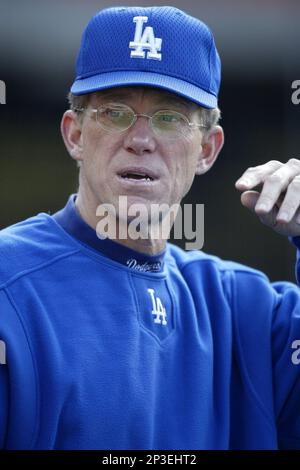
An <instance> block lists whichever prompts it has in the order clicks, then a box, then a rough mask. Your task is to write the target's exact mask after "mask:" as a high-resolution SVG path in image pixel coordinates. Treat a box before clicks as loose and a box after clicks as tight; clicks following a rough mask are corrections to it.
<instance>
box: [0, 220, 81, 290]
mask: <svg viewBox="0 0 300 470" xmlns="http://www.w3.org/2000/svg"><path fill="white" fill-rule="evenodd" d="M76 249H77V247H76V244H73V243H72V240H71V238H70V237H68V236H66V235H65V234H64V231H63V230H61V229H60V227H59V226H58V225H57V224H56V222H55V221H54V220H53V218H52V217H51V216H49V215H48V214H45V213H41V214H38V215H36V216H34V217H30V218H29V219H26V220H23V221H21V222H19V223H17V224H14V225H11V226H9V227H7V228H5V229H3V230H1V231H0V260H1V263H0V287H1V286H2V285H3V284H5V283H7V282H9V281H10V280H12V279H14V278H15V277H16V276H19V275H22V273H26V272H29V271H32V270H34V269H37V268H39V267H41V266H43V265H47V264H49V263H51V262H52V261H55V259H57V258H59V257H62V256H67V255H68V253H71V252H74V251H76Z"/></svg>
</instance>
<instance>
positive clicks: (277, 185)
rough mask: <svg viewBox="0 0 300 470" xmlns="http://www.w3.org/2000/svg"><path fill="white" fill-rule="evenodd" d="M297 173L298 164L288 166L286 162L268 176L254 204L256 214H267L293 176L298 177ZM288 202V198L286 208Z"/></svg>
mask: <svg viewBox="0 0 300 470" xmlns="http://www.w3.org/2000/svg"><path fill="white" fill-rule="evenodd" d="M299 172H300V162H299V165H293V164H289V162H288V163H286V164H285V165H283V166H282V167H281V168H279V169H278V170H276V171H275V172H274V173H272V174H271V175H268V176H267V177H266V179H265V182H264V185H263V188H262V191H261V194H260V197H259V200H258V201H257V204H256V212H257V213H258V214H266V213H267V212H269V211H270V210H271V209H272V207H273V206H274V204H276V201H277V200H278V198H279V196H280V194H281V193H282V192H283V191H285V190H286V189H287V187H288V186H289V185H290V183H291V181H292V180H293V179H294V178H295V176H297V175H299ZM298 189H299V188H298ZM289 202H290V198H289V199H288V206H289ZM296 209H297V207H296ZM282 212H283V211H282ZM294 213H295V211H294ZM294 213H293V215H294Z"/></svg>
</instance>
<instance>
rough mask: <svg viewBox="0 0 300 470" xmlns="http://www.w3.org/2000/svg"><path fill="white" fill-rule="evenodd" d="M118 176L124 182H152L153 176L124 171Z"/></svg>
mask: <svg viewBox="0 0 300 470" xmlns="http://www.w3.org/2000/svg"><path fill="white" fill-rule="evenodd" d="M119 176H121V178H123V179H125V180H136V181H148V182H150V181H154V178H153V176H151V175H149V174H148V173H144V172H138V171H124V172H123V173H121V174H120V175H119Z"/></svg>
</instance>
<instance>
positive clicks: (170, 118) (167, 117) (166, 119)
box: [158, 113, 180, 124]
mask: <svg viewBox="0 0 300 470" xmlns="http://www.w3.org/2000/svg"><path fill="white" fill-rule="evenodd" d="M158 120H159V121H161V122H163V123H166V124H167V123H176V122H178V121H180V118H179V117H178V116H176V115H175V114H172V113H163V114H160V115H159V116H158Z"/></svg>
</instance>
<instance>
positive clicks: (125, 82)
mask: <svg viewBox="0 0 300 470" xmlns="http://www.w3.org/2000/svg"><path fill="white" fill-rule="evenodd" d="M134 85H141V86H151V87H154V88H162V89H164V90H168V91H170V92H172V93H176V94H178V95H180V96H183V97H185V98H187V99H190V100H191V101H194V102H195V103H198V104H200V105H202V106H204V107H206V108H216V107H217V106H218V102H217V98H216V96H214V95H213V94H211V93H209V92H207V91H205V90H202V89H201V88H198V87H196V86H195V85H192V84H191V83H188V82H185V81H183V80H180V79H178V78H174V77H169V76H167V75H161V74H158V73H153V72H152V73H151V72H144V71H141V72H138V71H131V70H129V71H126V72H124V71H122V72H107V73H102V74H99V75H93V76H90V77H87V78H82V79H79V80H75V82H74V83H73V85H72V88H71V93H73V94H74V95H84V94H86V93H93V92H94V91H99V90H105V89H107V88H114V87H122V86H134Z"/></svg>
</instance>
